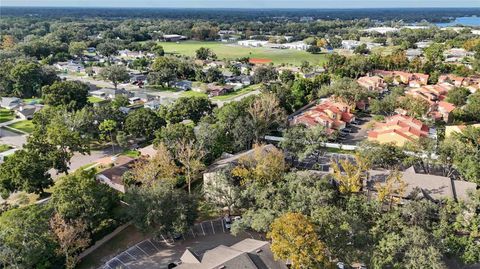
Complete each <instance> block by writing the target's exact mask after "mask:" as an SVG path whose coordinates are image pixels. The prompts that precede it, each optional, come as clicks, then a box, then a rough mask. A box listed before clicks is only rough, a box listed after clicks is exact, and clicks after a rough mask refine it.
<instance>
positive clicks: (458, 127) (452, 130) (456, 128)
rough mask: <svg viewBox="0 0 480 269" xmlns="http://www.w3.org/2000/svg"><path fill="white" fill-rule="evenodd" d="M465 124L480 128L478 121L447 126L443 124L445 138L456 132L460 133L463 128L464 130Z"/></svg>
mask: <svg viewBox="0 0 480 269" xmlns="http://www.w3.org/2000/svg"><path fill="white" fill-rule="evenodd" d="M467 126H471V127H474V128H480V123H476V124H470V125H449V126H445V138H449V137H451V136H452V135H453V134H455V133H458V134H460V133H462V132H463V130H465V128H467Z"/></svg>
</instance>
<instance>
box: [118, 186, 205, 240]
mask: <svg viewBox="0 0 480 269" xmlns="http://www.w3.org/2000/svg"><path fill="white" fill-rule="evenodd" d="M125 201H126V202H127V203H128V204H129V205H130V206H129V208H128V214H129V215H130V217H131V218H132V219H133V222H134V223H135V225H136V226H137V227H139V228H140V229H142V230H143V231H153V232H154V233H155V234H156V235H160V234H166V235H177V234H182V233H184V232H186V231H187V229H189V228H190V227H191V225H193V223H194V221H195V220H196V219H197V211H196V209H197V203H196V200H195V199H194V198H193V197H192V196H190V195H188V194H186V193H185V192H184V191H183V190H181V189H175V188H173V186H169V185H168V184H166V183H157V184H153V185H152V186H145V187H143V186H142V187H132V188H130V189H128V190H127V193H126V195H125Z"/></svg>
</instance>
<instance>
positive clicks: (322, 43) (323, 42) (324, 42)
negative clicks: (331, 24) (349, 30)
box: [317, 38, 328, 48]
mask: <svg viewBox="0 0 480 269" xmlns="http://www.w3.org/2000/svg"><path fill="white" fill-rule="evenodd" d="M327 45H328V42H327V40H326V39H325V38H321V39H318V40H317V47H319V48H325V47H326V46H327Z"/></svg>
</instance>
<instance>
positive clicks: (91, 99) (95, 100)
mask: <svg viewBox="0 0 480 269" xmlns="http://www.w3.org/2000/svg"><path fill="white" fill-rule="evenodd" d="M88 101H89V102H90V103H92V104H95V103H101V102H103V101H105V100H103V99H102V98H100V97H96V96H89V97H88Z"/></svg>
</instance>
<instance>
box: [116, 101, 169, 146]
mask: <svg viewBox="0 0 480 269" xmlns="http://www.w3.org/2000/svg"><path fill="white" fill-rule="evenodd" d="M162 125H165V121H164V120H163V119H162V118H160V117H158V116H157V114H155V112H153V111H152V110H150V109H147V108H140V109H137V110H135V111H133V112H132V113H130V114H128V116H127V118H126V119H125V126H124V129H125V131H126V132H127V133H129V134H130V135H132V136H133V137H134V138H137V139H138V138H144V139H147V140H149V139H151V138H152V137H153V136H154V134H155V131H156V130H158V129H159V128H160V127H161V126H162Z"/></svg>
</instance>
